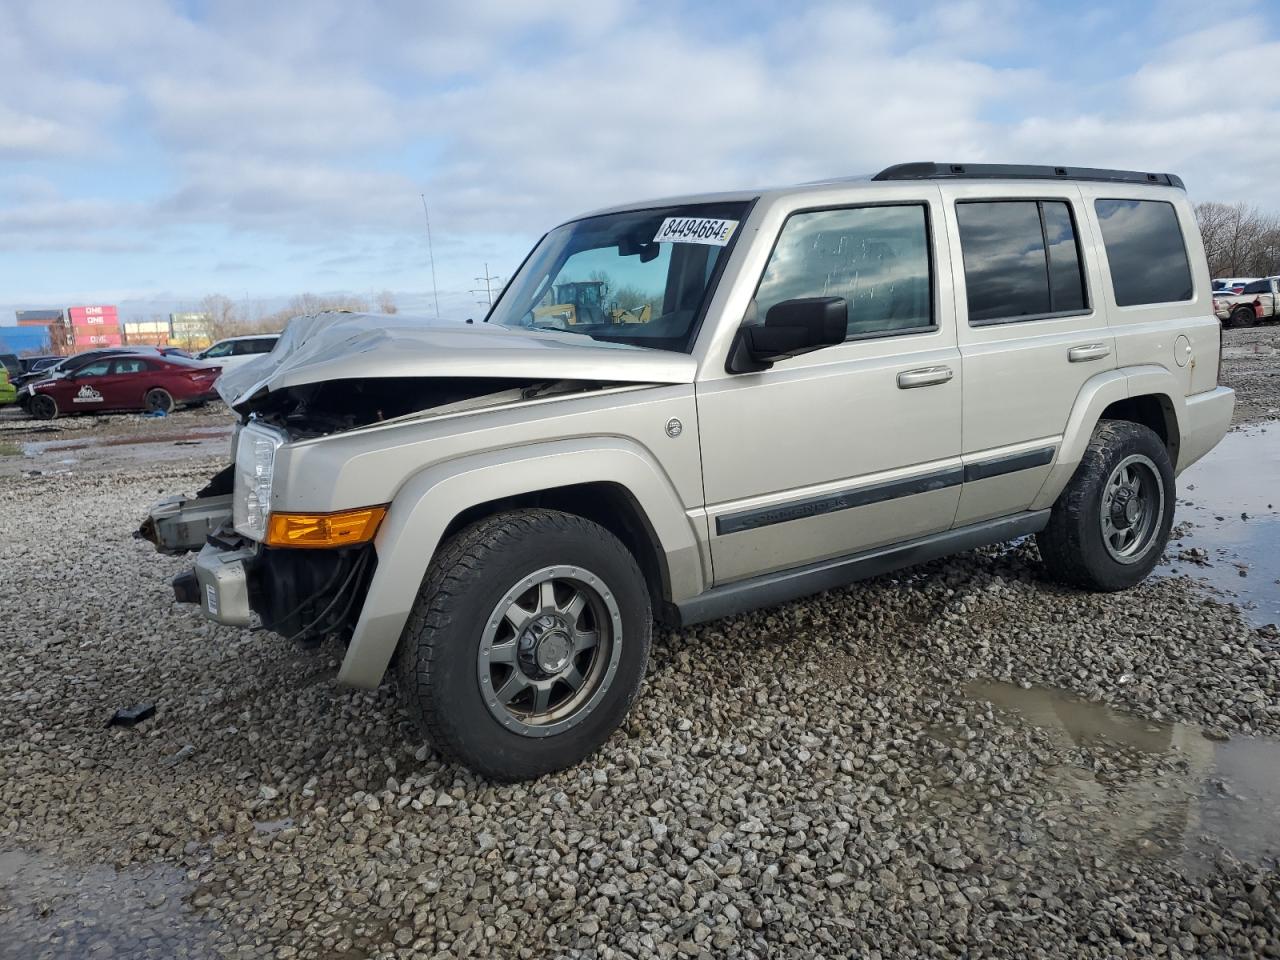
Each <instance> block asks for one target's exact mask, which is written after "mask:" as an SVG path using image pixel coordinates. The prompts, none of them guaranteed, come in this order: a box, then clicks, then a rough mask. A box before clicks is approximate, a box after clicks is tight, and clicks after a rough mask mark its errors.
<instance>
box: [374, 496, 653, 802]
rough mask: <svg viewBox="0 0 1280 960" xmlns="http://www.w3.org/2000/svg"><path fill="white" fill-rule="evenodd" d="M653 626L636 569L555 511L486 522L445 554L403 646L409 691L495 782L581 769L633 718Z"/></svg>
mask: <svg viewBox="0 0 1280 960" xmlns="http://www.w3.org/2000/svg"><path fill="white" fill-rule="evenodd" d="M651 633H652V622H651V615H650V607H649V593H648V588H647V586H646V584H645V581H644V577H643V575H642V574H641V572H640V568H639V567H638V566H637V565H636V561H635V558H634V557H632V556H631V554H630V552H628V550H627V548H626V547H624V546H623V545H622V543H621V542H619V540H618V539H617V538H616V537H614V536H613V534H611V533H609V531H607V530H605V529H604V528H603V527H601V526H599V525H598V524H596V523H592V522H591V521H589V520H586V519H584V518H582V517H578V516H574V515H572V514H566V513H560V512H557V511H552V510H519V511H512V512H509V513H502V514H498V515H495V516H493V517H489V518H487V519H485V520H482V521H480V522H479V523H477V524H475V525H474V526H472V527H469V528H467V529H466V530H463V531H462V532H461V533H459V534H458V535H457V536H456V537H454V538H453V539H452V540H450V541H449V543H447V544H446V545H445V546H444V547H443V548H442V549H441V550H440V553H439V554H438V555H437V557H436V559H435V561H434V562H433V563H432V565H431V567H430V569H429V570H428V571H427V575H426V577H425V578H424V579H423V583H422V588H421V590H420V591H419V594H418V600H417V603H416V604H415V606H414V610H413V613H412V615H411V616H410V619H409V623H408V624H407V625H406V627H405V631H404V635H403V636H402V638H401V648H400V656H399V663H398V669H399V671H400V685H401V689H402V690H403V691H404V692H405V694H406V695H407V698H408V708H409V712H410V714H411V715H412V716H413V718H414V720H415V721H416V722H417V723H418V724H419V726H420V727H421V728H422V730H423V732H424V733H425V734H426V735H427V737H428V738H429V739H430V740H431V741H432V744H433V745H434V746H435V747H436V749H437V750H439V751H440V752H441V753H443V754H444V755H446V756H448V757H451V758H453V759H455V760H458V761H460V762H462V763H465V764H466V765H467V766H469V767H471V768H472V769H474V770H476V771H477V772H479V773H482V774H484V775H485V776H488V777H491V778H493V779H495V780H524V779H529V778H533V777H538V776H541V775H543V774H545V773H550V772H552V771H554V770H559V769H561V768H563V767H567V766H570V765H572V764H574V763H577V762H578V761H579V760H581V759H582V758H583V757H585V756H587V755H588V754H590V753H592V752H593V751H594V750H596V748H598V747H599V746H600V744H602V743H603V742H604V741H605V740H606V739H607V738H608V737H609V735H610V734H611V733H612V732H613V731H614V730H615V729H616V728H617V727H618V725H619V724H620V723H621V722H622V719H623V717H624V716H626V713H627V710H628V709H629V708H630V706H631V703H632V701H633V700H634V699H635V695H636V693H637V691H638V690H639V687H640V682H641V680H642V679H643V677H644V668H645V663H646V662H647V660H648V656H649V642H650V636H651Z"/></svg>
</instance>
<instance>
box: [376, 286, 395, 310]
mask: <svg viewBox="0 0 1280 960" xmlns="http://www.w3.org/2000/svg"><path fill="white" fill-rule="evenodd" d="M377 307H378V312H379V313H398V312H399V310H400V308H399V307H397V306H396V298H395V294H393V293H392V292H391V291H390V290H383V291H382V292H381V293H380V294H378V300H377Z"/></svg>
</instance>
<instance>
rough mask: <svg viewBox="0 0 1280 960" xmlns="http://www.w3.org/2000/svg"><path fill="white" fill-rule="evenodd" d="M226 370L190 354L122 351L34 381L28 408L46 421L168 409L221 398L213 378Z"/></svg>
mask: <svg viewBox="0 0 1280 960" xmlns="http://www.w3.org/2000/svg"><path fill="white" fill-rule="evenodd" d="M221 372H222V371H221V369H220V368H218V367H215V366H210V365H209V364H206V363H201V362H199V361H196V360H190V359H188V358H187V357H177V356H170V357H164V356H160V355H159V354H156V355H154V356H152V355H149V354H147V355H138V354H117V355H116V356H113V357H104V358H103V359H101V360H95V361H94V362H93V363H90V364H87V365H86V366H83V367H80V368H79V369H78V370H76V371H75V372H74V373H69V374H67V375H66V376H62V377H56V378H54V379H51V380H40V381H37V382H36V383H33V384H31V396H30V397H29V398H27V399H26V408H27V410H28V411H29V412H30V413H31V415H32V416H33V417H36V418H37V419H40V420H52V419H53V418H54V417H56V416H58V415H59V414H69V413H97V412H98V411H100V410H152V411H154V410H163V411H164V412H165V413H168V412H169V411H170V410H172V409H173V408H174V407H175V406H177V405H178V404H180V403H188V404H189V403H202V402H203V401H205V400H210V399H212V398H213V397H215V396H216V394H215V393H214V390H213V381H215V380H217V379H218V375H219V374H220V373H221Z"/></svg>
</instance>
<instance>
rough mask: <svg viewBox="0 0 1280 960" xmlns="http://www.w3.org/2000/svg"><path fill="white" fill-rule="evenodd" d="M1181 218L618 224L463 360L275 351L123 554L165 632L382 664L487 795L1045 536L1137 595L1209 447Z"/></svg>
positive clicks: (247, 379)
mask: <svg viewBox="0 0 1280 960" xmlns="http://www.w3.org/2000/svg"><path fill="white" fill-rule="evenodd" d="M1219 338H1220V325H1219V323H1218V320H1217V318H1216V317H1215V316H1214V311H1213V303H1212V298H1211V286H1210V280H1209V274H1208V271H1207V269H1206V266H1205V257H1204V251H1203V249H1202V247H1201V243H1200V236H1199V233H1198V232H1197V229H1196V221H1195V215H1194V214H1193V212H1192V209H1191V205H1190V204H1189V203H1188V202H1187V197H1186V194H1185V192H1184V190H1183V186H1182V181H1181V180H1179V179H1178V178H1177V177H1175V176H1173V175H1171V174H1163V173H1136V172H1129V171H1123V170H1092V169H1078V168H1071V167H1024V166H1005V165H965V164H934V163H910V164H903V165H899V166H895V167H890V168H889V169H887V170H884V171H883V172H881V173H879V174H877V175H876V176H874V177H870V178H867V179H850V180H833V181H830V182H826V183H815V184H807V185H805V186H800V187H789V188H785V189H778V190H750V191H740V192H733V193H717V194H708V195H705V196H691V197H680V198H675V199H670V200H656V201H648V202H644V203H635V204H628V205H625V206H620V207H615V208H612V209H609V210H604V211H600V212H597V213H593V214H590V215H587V216H583V217H579V218H577V219H574V220H570V221H568V222H567V223H564V224H562V225H561V226H559V227H556V228H555V229H554V230H552V231H550V232H549V233H548V234H547V235H546V236H545V237H543V238H542V239H541V240H540V241H539V242H538V244H537V246H535V247H534V249H533V251H532V252H531V253H530V254H529V256H528V257H527V258H526V259H525V261H524V263H523V264H522V265H521V266H520V269H519V271H518V272H517V273H516V274H515V276H514V277H513V278H512V279H511V281H510V283H509V284H508V285H507V287H506V288H505V289H504V290H503V291H502V294H501V296H500V298H499V299H498V301H497V303H495V304H494V305H493V308H492V310H491V311H490V313H489V315H488V317H487V318H486V319H485V322H483V323H479V324H471V325H468V324H462V323H452V324H440V323H436V324H428V323H425V322H417V323H415V322H410V321H406V320H405V319H404V318H403V317H399V316H397V317H394V318H393V317H372V316H364V315H356V314H344V313H327V314H320V315H317V316H309V317H299V318H297V319H295V320H294V321H293V322H292V323H291V324H290V325H289V328H288V329H287V330H286V332H285V334H284V336H283V337H282V338H281V340H280V343H279V344H278V346H277V347H276V349H275V350H274V351H273V352H272V353H270V354H268V355H266V356H264V357H262V358H261V359H257V360H255V361H254V362H252V363H249V364H246V365H244V366H243V367H241V368H239V369H237V370H235V371H232V372H230V373H227V374H225V375H224V376H223V377H222V379H221V380H220V381H219V390H220V392H221V393H222V394H223V396H224V398H226V399H227V401H228V403H230V404H231V406H232V407H233V408H234V409H235V411H236V412H237V413H238V414H239V417H240V425H239V427H238V428H237V433H236V439H235V442H234V454H235V459H234V463H233V464H232V465H231V466H229V467H228V468H227V469H226V470H224V471H223V472H222V473H220V474H218V475H217V476H216V477H214V478H213V480H212V481H211V482H210V484H209V486H208V487H206V488H205V489H204V490H203V491H201V492H200V494H199V495H198V496H197V497H195V498H192V499H185V500H184V499H180V498H175V499H171V500H167V501H165V502H162V503H160V504H157V505H156V506H155V507H154V508H153V509H152V511H151V514H150V516H149V517H148V519H147V521H146V522H145V523H144V525H143V530H142V533H143V535H145V536H147V537H148V538H150V539H151V540H153V541H154V542H155V543H156V545H157V547H158V548H159V549H160V550H162V551H165V552H173V553H179V552H183V551H194V550H198V551H199V556H198V557H197V559H196V562H195V569H194V570H193V571H191V572H190V573H187V574H183V575H181V576H179V577H178V578H176V580H175V581H174V591H175V593H176V595H177V597H178V599H179V600H181V601H184V602H190V603H198V604H200V605H201V607H202V608H203V610H204V612H205V613H206V614H207V615H208V616H209V617H210V618H212V619H214V620H217V621H219V622H221V623H225V624H230V625H233V626H239V627H244V626H249V625H255V624H261V625H263V626H265V627H267V628H268V629H270V630H273V631H275V632H276V633H279V634H281V635H283V636H286V637H299V638H306V637H315V636H323V635H329V634H334V635H338V636H339V637H341V638H342V639H343V640H344V641H345V642H346V654H345V657H344V659H343V661H342V666H341V670H340V672H339V675H338V676H339V680H341V681H342V682H344V683H347V684H351V685H354V686H358V687H373V686H376V685H378V684H379V683H381V682H382V680H383V677H384V674H385V673H386V672H387V670H388V667H389V666H390V665H391V664H392V663H393V662H394V663H395V665H396V667H395V669H396V673H397V675H398V678H399V684H400V687H401V689H402V691H403V693H404V694H405V696H406V697H407V701H408V703H407V706H408V709H409V711H410V712H411V714H412V715H413V717H414V718H415V719H416V720H417V721H419V722H420V724H421V726H422V729H423V730H424V732H425V733H426V735H427V736H428V737H429V738H430V740H431V741H432V742H433V744H434V745H435V746H436V748H438V749H439V750H440V751H441V752H442V753H444V754H446V755H448V756H451V757H454V758H456V759H458V760H460V761H462V762H464V763H466V764H469V765H470V766H472V767H473V768H475V769H476V770H478V771H480V772H482V773H484V774H486V775H488V776H491V777H494V778H498V779H504V780H511V779H520V778H527V777H535V776H538V775H540V774H543V773H546V772H548V771H551V770H556V769H558V768H561V767H564V766H567V765H569V764H572V763H575V762H577V761H578V760H580V759H582V758H583V757H585V756H586V755H587V754H589V753H591V752H592V751H593V750H594V749H596V747H598V746H599V745H600V744H601V743H602V742H603V741H604V740H605V739H606V738H607V737H608V736H609V734H610V732H611V731H613V730H614V729H615V728H616V727H617V726H618V724H619V723H620V722H621V720H622V718H623V716H624V715H625V714H626V712H627V709H628V707H629V706H630V704H631V701H632V699H633V698H634V697H635V695H636V692H637V690H638V689H639V687H640V682H641V679H642V677H643V675H644V669H645V661H646V658H647V656H648V653H649V642H650V636H651V632H652V629H653V626H652V625H653V623H654V621H657V622H659V623H664V624H670V625H674V626H685V625H689V624H695V623H699V622H702V621H706V620H710V619H713V618H716V617H724V616H729V615H731V614H735V613H738V612H740V611H743V610H747V609H750V608H752V607H759V606H764V605H768V604H776V603H780V602H782V601H785V600H789V599H792V598H795V597H799V596H803V595H805V594H810V593H814V592H817V591H820V590H826V589H829V588H832V587H837V586H840V585H842V584H847V583H849V582H851V581H854V580H857V579H859V578H862V577H868V576H872V575H875V574H880V573H884V572H885V571H888V570H892V569H894V568H897V567H901V566H905V565H908V564H913V563H919V562H921V561H925V560H929V559H932V558H936V557H941V556H943V555H945V554H949V553H953V552H955V551H959V550H967V549H970V548H972V547H976V546H979V545H982V544H989V543H994V542H998V541H1003V540H1007V539H1009V538H1011V537H1017V536H1021V535H1024V534H1031V533H1034V534H1035V535H1036V538H1037V540H1038V542H1039V545H1040V552H1041V555H1042V556H1043V558H1044V564H1045V568H1046V570H1047V571H1048V573H1049V574H1051V575H1052V576H1053V577H1055V578H1057V579H1060V580H1062V581H1065V582H1066V583H1069V584H1074V585H1076V586H1078V587H1081V588H1083V589H1088V590H1123V589H1125V588H1127V587H1131V586H1133V585H1134V584H1136V583H1138V582H1139V581H1141V580H1142V579H1143V578H1144V577H1145V576H1146V575H1147V574H1148V573H1149V572H1150V571H1151V568H1152V567H1153V566H1154V565H1155V563H1156V561H1157V559H1158V558H1159V556H1160V554H1161V551H1162V549H1163V547H1164V544H1165V541H1166V539H1167V537H1168V534H1169V528H1170V525H1171V524H1172V522H1173V509H1174V478H1175V477H1176V476H1177V475H1178V474H1179V473H1180V472H1181V471H1182V470H1184V469H1185V468H1186V467H1187V466H1188V465H1189V464H1191V463H1194V462H1195V461H1196V460H1197V459H1199V458H1200V457H1202V456H1204V454H1205V453H1206V452H1207V451H1208V450H1210V449H1211V448H1212V447H1213V446H1214V444H1216V443H1217V442H1218V440H1219V439H1220V438H1221V437H1222V435H1223V434H1224V432H1225V431H1226V429H1227V425H1228V423H1229V422H1230V420H1231V412H1232V407H1233V403H1234V395H1233V394H1232V391H1230V390H1228V389H1225V388H1223V387H1220V386H1218V360H1219V355H1220V340H1219Z"/></svg>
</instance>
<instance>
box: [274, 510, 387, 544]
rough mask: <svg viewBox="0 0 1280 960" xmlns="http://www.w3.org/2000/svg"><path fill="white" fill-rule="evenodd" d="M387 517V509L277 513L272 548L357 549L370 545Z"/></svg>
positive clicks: (275, 514)
mask: <svg viewBox="0 0 1280 960" xmlns="http://www.w3.org/2000/svg"><path fill="white" fill-rule="evenodd" d="M386 515H387V508H386V507H363V508H361V509H359V510H340V511H338V512H337V513H273V514H271V519H270V520H269V521H268V523H267V540H266V543H267V546H269V547H354V546H356V545H358V544H361V543H368V542H369V541H370V540H372V539H373V535H374V534H375V533H377V532H378V525H379V524H380V523H382V518H383V517H385V516H386Z"/></svg>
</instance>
